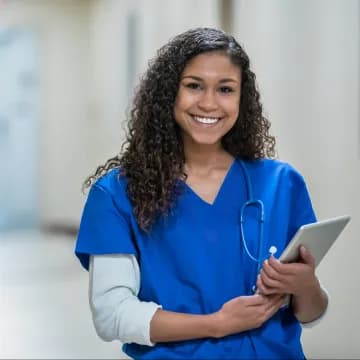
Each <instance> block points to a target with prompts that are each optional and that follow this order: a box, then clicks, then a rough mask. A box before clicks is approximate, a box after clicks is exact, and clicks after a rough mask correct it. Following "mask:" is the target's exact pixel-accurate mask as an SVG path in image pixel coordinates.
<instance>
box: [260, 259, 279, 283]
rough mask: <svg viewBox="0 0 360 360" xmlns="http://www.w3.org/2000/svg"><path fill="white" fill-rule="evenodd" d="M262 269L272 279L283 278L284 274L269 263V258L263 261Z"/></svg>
mask: <svg viewBox="0 0 360 360" xmlns="http://www.w3.org/2000/svg"><path fill="white" fill-rule="evenodd" d="M262 271H264V272H265V274H266V275H267V277H269V278H271V279H274V280H279V281H281V279H282V274H281V273H279V272H277V271H276V270H275V268H274V267H273V266H271V265H270V264H269V261H268V260H265V261H264V262H263V266H262Z"/></svg>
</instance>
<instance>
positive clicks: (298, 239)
mask: <svg viewBox="0 0 360 360" xmlns="http://www.w3.org/2000/svg"><path fill="white" fill-rule="evenodd" d="M349 221H350V216H347V215H346V216H340V217H337V218H332V219H327V220H322V221H318V222H316V223H312V224H306V225H303V226H301V227H300V228H299V229H298V231H297V232H296V234H295V235H294V237H293V238H292V240H291V241H290V242H289V244H288V246H287V247H286V249H285V250H284V251H283V253H282V254H281V256H280V258H279V260H280V261H281V262H284V263H288V262H293V261H296V260H297V259H298V257H299V248H300V246H301V245H304V246H305V247H306V248H307V249H308V250H309V251H310V252H311V254H312V255H313V256H314V258H315V266H317V265H319V263H320V261H321V260H322V258H323V257H324V256H325V254H326V253H327V252H328V250H329V249H330V247H331V245H332V244H333V243H334V242H335V240H336V239H337V238H338V236H339V235H340V233H341V232H342V231H343V229H344V228H345V226H346V224H347V223H348V222H349Z"/></svg>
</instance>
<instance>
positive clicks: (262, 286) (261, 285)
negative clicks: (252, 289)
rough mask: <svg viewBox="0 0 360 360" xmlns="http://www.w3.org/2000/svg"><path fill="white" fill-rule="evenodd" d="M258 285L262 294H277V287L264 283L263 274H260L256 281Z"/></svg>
mask: <svg viewBox="0 0 360 360" xmlns="http://www.w3.org/2000/svg"><path fill="white" fill-rule="evenodd" d="M256 286H257V288H258V289H259V292H260V294H263V295H270V294H275V293H276V292H277V291H276V289H274V288H271V287H268V286H266V285H265V284H264V282H263V281H262V278H261V275H258V278H257V281H256Z"/></svg>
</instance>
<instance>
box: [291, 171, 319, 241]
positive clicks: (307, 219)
mask: <svg viewBox="0 0 360 360" xmlns="http://www.w3.org/2000/svg"><path fill="white" fill-rule="evenodd" d="M291 189H292V190H291V192H292V195H291V199H292V204H291V209H290V223H289V233H288V239H292V237H293V236H294V235H295V233H296V231H297V230H298V229H299V228H300V226H302V225H305V224H310V223H313V222H316V215H315V212H314V209H313V206H312V202H311V199H310V195H309V191H308V189H307V186H306V184H305V181H304V178H303V177H302V175H300V174H299V173H298V172H296V171H294V173H293V178H292V187H291Z"/></svg>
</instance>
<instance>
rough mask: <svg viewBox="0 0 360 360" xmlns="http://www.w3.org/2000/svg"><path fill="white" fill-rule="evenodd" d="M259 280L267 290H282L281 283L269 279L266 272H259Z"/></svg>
mask: <svg viewBox="0 0 360 360" xmlns="http://www.w3.org/2000/svg"><path fill="white" fill-rule="evenodd" d="M260 279H261V281H262V283H263V284H264V285H265V286H267V287H268V288H273V289H280V288H282V287H283V286H282V282H281V281H279V280H276V279H273V278H271V277H270V276H268V274H267V273H266V270H264V269H263V270H261V272H260Z"/></svg>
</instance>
